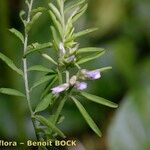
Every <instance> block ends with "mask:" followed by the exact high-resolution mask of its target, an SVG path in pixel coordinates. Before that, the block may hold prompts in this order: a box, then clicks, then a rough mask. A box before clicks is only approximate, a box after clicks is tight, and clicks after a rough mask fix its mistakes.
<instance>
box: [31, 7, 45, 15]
mask: <svg viewBox="0 0 150 150" xmlns="http://www.w3.org/2000/svg"><path fill="white" fill-rule="evenodd" d="M44 10H46V8H44V7H38V8H35V9H32V11H31V13H30V15H31V17H33V16H34V15H35V14H37V13H38V12H43V11H44Z"/></svg>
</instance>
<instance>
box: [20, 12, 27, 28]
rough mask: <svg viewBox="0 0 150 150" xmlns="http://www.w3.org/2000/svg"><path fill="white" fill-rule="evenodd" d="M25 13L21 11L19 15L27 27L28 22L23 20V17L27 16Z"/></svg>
mask: <svg viewBox="0 0 150 150" xmlns="http://www.w3.org/2000/svg"><path fill="white" fill-rule="evenodd" d="M25 14H26V13H25V11H23V10H21V11H20V13H19V16H20V19H21V21H22V22H23V24H24V26H25V25H26V20H24V19H23V16H24V15H25Z"/></svg>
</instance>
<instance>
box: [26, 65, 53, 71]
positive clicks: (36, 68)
mask: <svg viewBox="0 0 150 150" xmlns="http://www.w3.org/2000/svg"><path fill="white" fill-rule="evenodd" d="M28 71H41V72H47V73H48V72H54V71H53V70H51V69H49V68H46V67H44V66H42V65H35V66H32V67H30V68H29V69H28Z"/></svg>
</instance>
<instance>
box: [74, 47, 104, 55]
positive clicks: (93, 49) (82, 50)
mask: <svg viewBox="0 0 150 150" xmlns="http://www.w3.org/2000/svg"><path fill="white" fill-rule="evenodd" d="M103 51H104V49H103V48H98V47H85V48H80V49H78V50H77V54H81V53H94V52H103Z"/></svg>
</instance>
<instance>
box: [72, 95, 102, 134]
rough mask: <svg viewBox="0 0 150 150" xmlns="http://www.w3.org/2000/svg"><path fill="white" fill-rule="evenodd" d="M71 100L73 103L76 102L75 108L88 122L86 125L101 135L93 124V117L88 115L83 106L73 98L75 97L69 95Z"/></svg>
mask: <svg viewBox="0 0 150 150" xmlns="http://www.w3.org/2000/svg"><path fill="white" fill-rule="evenodd" d="M71 98H72V100H73V101H74V103H75V104H76V106H77V108H78V109H79V111H80V113H81V114H82V116H83V117H84V119H85V120H86V122H87V123H88V125H89V126H90V127H91V129H92V130H93V131H94V132H95V133H96V134H97V135H98V136H99V137H101V136H102V134H101V131H100V130H99V128H98V127H97V125H96V124H95V122H94V121H93V119H92V118H91V117H90V115H89V114H88V113H87V111H86V110H85V108H84V107H83V106H82V104H81V103H80V102H79V101H78V100H77V99H76V98H75V97H71Z"/></svg>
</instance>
